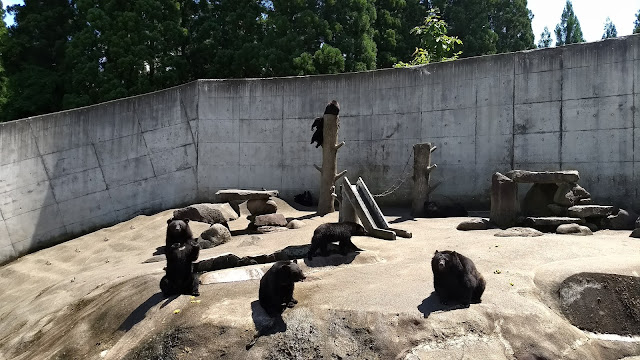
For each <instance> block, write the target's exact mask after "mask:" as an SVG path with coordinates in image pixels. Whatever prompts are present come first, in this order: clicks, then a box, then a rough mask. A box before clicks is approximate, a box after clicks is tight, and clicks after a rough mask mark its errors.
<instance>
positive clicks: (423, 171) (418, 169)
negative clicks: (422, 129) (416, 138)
mask: <svg viewBox="0 0 640 360" xmlns="http://www.w3.org/2000/svg"><path fill="white" fill-rule="evenodd" d="M436 149H437V147H436V146H433V145H431V143H425V144H415V145H413V196H412V198H413V202H412V204H411V214H412V215H413V216H414V217H415V216H422V215H424V203H425V201H428V200H429V194H431V192H432V191H433V190H434V189H435V188H436V187H437V186H438V185H439V184H436V185H435V186H431V184H430V175H431V171H433V169H435V168H436V167H438V165H436V164H433V165H431V153H432V152H434V151H435V150H436Z"/></svg>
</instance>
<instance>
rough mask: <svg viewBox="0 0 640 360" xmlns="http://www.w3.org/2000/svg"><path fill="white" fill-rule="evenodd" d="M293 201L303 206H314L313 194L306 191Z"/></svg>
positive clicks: (296, 196)
mask: <svg viewBox="0 0 640 360" xmlns="http://www.w3.org/2000/svg"><path fill="white" fill-rule="evenodd" d="M293 201H295V202H296V203H298V204H300V205H302V206H313V197H311V192H309V191H305V192H303V193H302V194H298V195H295V196H294V197H293Z"/></svg>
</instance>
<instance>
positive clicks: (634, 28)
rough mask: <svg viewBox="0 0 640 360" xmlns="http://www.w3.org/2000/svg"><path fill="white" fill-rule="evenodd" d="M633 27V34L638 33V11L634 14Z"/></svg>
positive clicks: (639, 30) (639, 23)
mask: <svg viewBox="0 0 640 360" xmlns="http://www.w3.org/2000/svg"><path fill="white" fill-rule="evenodd" d="M633 25H634V27H633V33H634V34H638V33H640V10H638V12H637V13H636V19H635V20H634V22H633Z"/></svg>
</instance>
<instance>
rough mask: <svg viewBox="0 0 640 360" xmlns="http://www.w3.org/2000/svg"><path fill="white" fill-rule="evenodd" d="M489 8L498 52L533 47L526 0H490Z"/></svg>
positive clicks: (530, 16)
mask: <svg viewBox="0 0 640 360" xmlns="http://www.w3.org/2000/svg"><path fill="white" fill-rule="evenodd" d="M491 9H492V10H491V28H492V29H493V31H494V32H495V33H496V34H497V35H498V40H497V42H496V51H497V52H498V53H505V52H513V51H520V50H526V49H533V48H534V47H535V43H534V40H535V37H534V36H533V29H532V28H531V20H532V19H533V13H532V12H531V11H530V10H529V9H528V8H527V0H492V1H491ZM463 40H464V39H463Z"/></svg>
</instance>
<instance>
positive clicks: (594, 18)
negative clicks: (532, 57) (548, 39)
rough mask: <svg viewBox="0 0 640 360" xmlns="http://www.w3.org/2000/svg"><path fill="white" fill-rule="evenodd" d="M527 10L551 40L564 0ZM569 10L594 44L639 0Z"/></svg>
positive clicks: (629, 18) (578, 2) (535, 1)
mask: <svg viewBox="0 0 640 360" xmlns="http://www.w3.org/2000/svg"><path fill="white" fill-rule="evenodd" d="M2 3H3V4H4V5H5V6H9V5H13V4H22V3H23V1H22V0H3V1H2ZM527 3H528V7H529V9H530V10H531V11H532V12H533V15H534V17H533V22H532V25H533V33H534V34H535V36H536V43H537V42H538V40H539V39H540V34H541V33H542V30H543V29H544V27H545V26H547V27H548V28H549V31H550V32H551V35H552V38H555V36H553V29H555V27H556V24H558V23H559V22H560V15H562V9H563V8H564V5H565V0H528V2H527ZM572 3H573V10H574V11H575V13H576V15H577V16H578V20H580V26H581V27H582V32H583V34H584V38H585V39H586V40H587V41H597V40H600V39H601V38H602V33H603V32H604V23H605V20H606V18H607V16H608V17H610V18H611V20H612V21H613V23H614V24H615V25H616V29H617V30H618V36H624V35H629V34H631V33H632V32H633V21H634V20H635V14H636V12H638V10H640V0H607V1H606V2H602V1H596V0H572ZM5 21H6V22H7V24H12V23H13V19H11V18H10V17H7V18H6V19H5Z"/></svg>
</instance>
